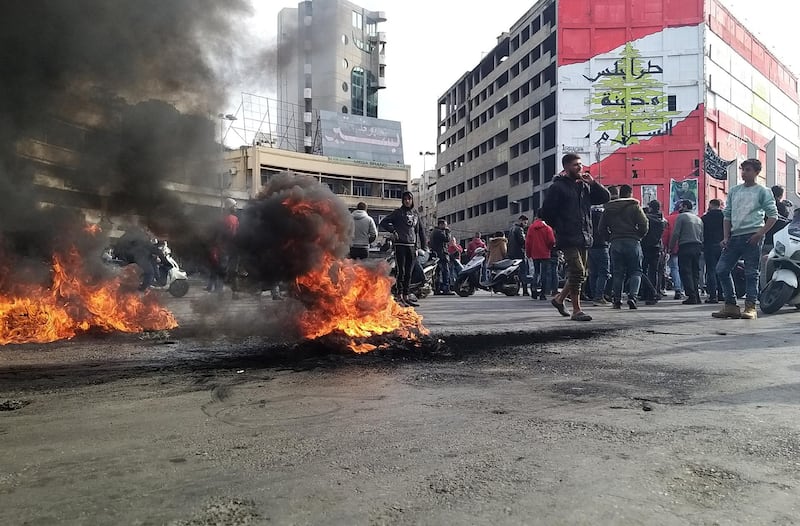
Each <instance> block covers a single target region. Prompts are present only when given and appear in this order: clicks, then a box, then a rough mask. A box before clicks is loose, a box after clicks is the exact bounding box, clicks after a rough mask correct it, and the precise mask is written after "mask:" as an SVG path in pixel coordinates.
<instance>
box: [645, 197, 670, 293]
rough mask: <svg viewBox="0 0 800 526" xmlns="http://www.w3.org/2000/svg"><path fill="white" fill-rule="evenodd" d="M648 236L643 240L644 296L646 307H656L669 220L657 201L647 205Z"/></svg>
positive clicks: (661, 279)
mask: <svg viewBox="0 0 800 526" xmlns="http://www.w3.org/2000/svg"><path fill="white" fill-rule="evenodd" d="M645 212H646V215H647V234H646V235H645V236H644V237H643V238H642V274H643V275H645V276H647V281H648V283H647V284H646V285H647V286H645V287H644V291H643V293H642V296H643V297H644V303H645V305H655V304H656V303H657V302H658V300H659V299H661V293H660V291H661V282H662V281H663V278H662V277H661V276H660V275H659V266H660V262H661V255H662V253H663V252H664V243H663V241H662V240H661V238H662V236H663V235H664V230H665V229H666V226H667V220H666V219H664V215H663V214H662V213H661V203H660V202H658V201H656V200H655V199H654V200H652V201H650V202H649V203H648V204H647V210H646V211H645Z"/></svg>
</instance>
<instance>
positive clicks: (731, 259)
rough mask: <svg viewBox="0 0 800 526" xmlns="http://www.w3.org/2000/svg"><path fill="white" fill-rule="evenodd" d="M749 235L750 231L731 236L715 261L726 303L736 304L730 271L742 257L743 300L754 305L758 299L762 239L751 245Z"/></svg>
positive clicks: (750, 235) (751, 235)
mask: <svg viewBox="0 0 800 526" xmlns="http://www.w3.org/2000/svg"><path fill="white" fill-rule="evenodd" d="M751 237H753V234H752V233H750V234H744V235H741V236H732V237H731V239H730V241H728V247H727V248H726V249H725V250H723V251H722V256H721V257H720V258H719V263H717V278H719V282H720V284H721V285H722V292H723V293H724V294H725V303H727V304H728V305H736V290H735V288H734V286H733V277H732V276H731V271H732V270H733V268H734V267H735V266H736V263H738V262H739V260H740V259H744V283H745V289H746V291H747V295H746V296H745V301H746V302H747V303H752V304H754V305H755V303H756V300H757V299H758V276H759V274H760V269H759V264H760V262H761V247H762V245H763V244H764V240H763V239H762V240H761V242H760V243H758V244H757V245H752V244H750V243H749V241H750V238H751Z"/></svg>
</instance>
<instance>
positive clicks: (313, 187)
mask: <svg viewBox="0 0 800 526" xmlns="http://www.w3.org/2000/svg"><path fill="white" fill-rule="evenodd" d="M352 237H353V222H352V218H351V215H350V212H349V211H348V209H347V206H346V205H345V204H344V202H343V201H342V200H341V199H339V198H338V197H336V195H334V194H333V192H331V191H330V189H329V188H328V187H327V186H325V185H323V184H320V183H319V182H318V181H317V180H316V179H314V178H312V177H307V176H293V175H289V174H281V175H278V176H276V177H274V178H272V180H271V181H270V182H269V184H268V185H267V187H266V188H265V189H264V190H263V192H262V193H261V194H260V195H259V196H258V198H257V199H256V200H255V202H254V203H252V204H251V205H250V206H249V207H248V208H246V209H245V210H244V213H243V215H242V220H241V225H240V227H239V236H238V238H239V239H238V242H239V251H240V255H241V257H242V258H243V260H244V263H245V264H246V265H247V267H248V268H249V269H250V270H251V271H252V272H254V273H256V274H257V276H258V278H260V279H261V280H262V281H263V282H264V283H266V284H272V283H278V282H291V281H293V280H294V279H295V278H297V277H299V276H302V275H304V274H307V273H308V272H309V271H311V270H312V269H314V268H318V267H319V265H320V263H321V262H322V261H323V259H324V258H325V257H326V256H329V257H332V258H333V259H341V258H343V257H345V255H346V254H347V251H348V249H349V247H350V241H351V239H352Z"/></svg>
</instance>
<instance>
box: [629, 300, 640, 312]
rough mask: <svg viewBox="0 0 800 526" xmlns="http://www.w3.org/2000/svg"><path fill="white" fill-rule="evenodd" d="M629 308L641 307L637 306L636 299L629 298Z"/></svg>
mask: <svg viewBox="0 0 800 526" xmlns="http://www.w3.org/2000/svg"><path fill="white" fill-rule="evenodd" d="M628 308H629V309H630V310H636V309H638V308H639V307H637V306H636V300H634V299H630V300H628Z"/></svg>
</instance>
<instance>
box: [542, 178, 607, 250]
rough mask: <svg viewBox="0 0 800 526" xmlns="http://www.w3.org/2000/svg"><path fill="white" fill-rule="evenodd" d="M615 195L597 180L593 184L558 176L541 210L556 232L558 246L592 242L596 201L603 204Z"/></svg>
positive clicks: (587, 244)
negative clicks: (593, 207) (592, 208)
mask: <svg viewBox="0 0 800 526" xmlns="http://www.w3.org/2000/svg"><path fill="white" fill-rule="evenodd" d="M610 198H611V196H610V195H609V193H608V190H607V189H606V187H605V186H603V185H602V184H600V183H598V182H597V181H595V182H593V183H591V184H589V183H587V182H585V181H575V180H573V179H571V178H569V177H568V176H561V175H559V176H556V177H555V178H553V184H552V185H550V188H548V190H547V193H546V194H545V197H544V203H542V209H541V210H540V214H541V217H542V219H544V220H545V222H547V224H548V225H550V226H552V227H553V230H555V234H556V247H557V248H559V249H564V248H588V247H591V246H592V242H593V237H592V216H591V207H592V205H603V204H605V203H607V202H608V200H609V199H610Z"/></svg>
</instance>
